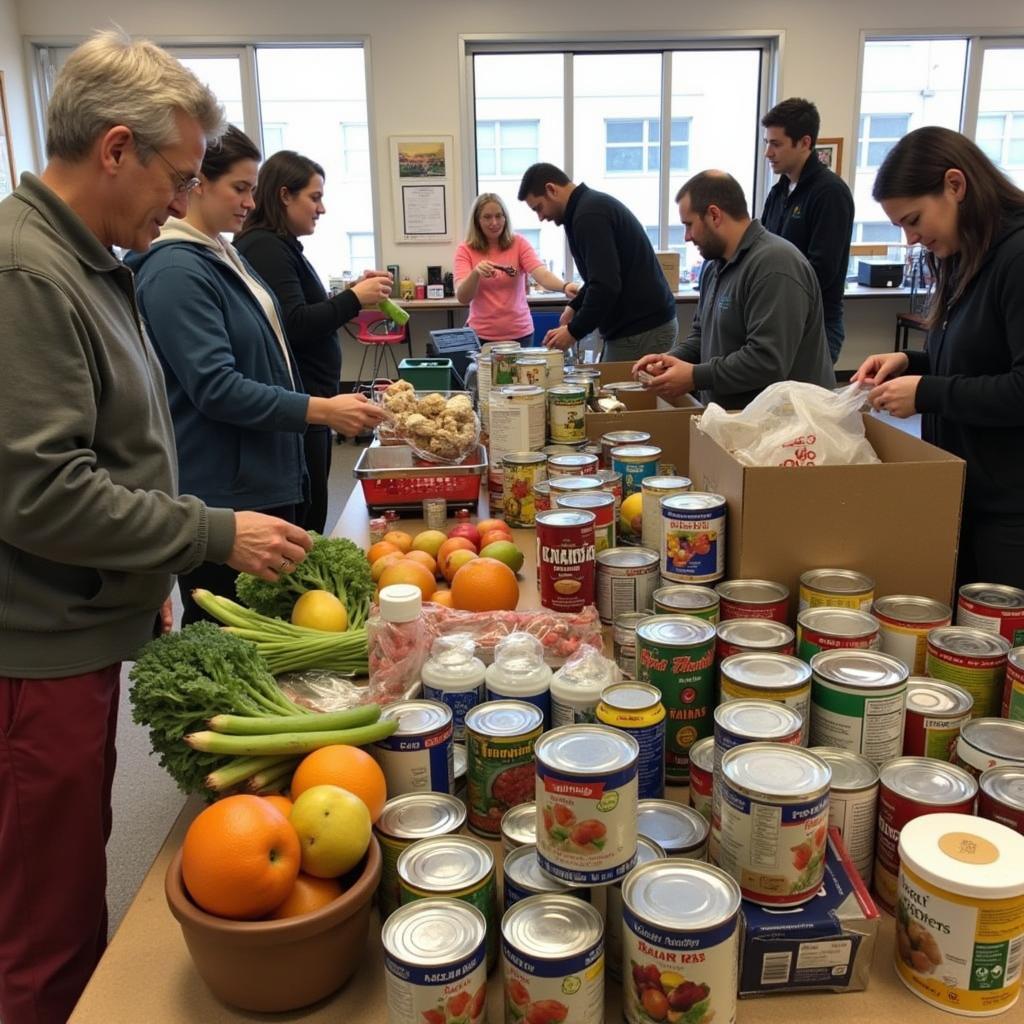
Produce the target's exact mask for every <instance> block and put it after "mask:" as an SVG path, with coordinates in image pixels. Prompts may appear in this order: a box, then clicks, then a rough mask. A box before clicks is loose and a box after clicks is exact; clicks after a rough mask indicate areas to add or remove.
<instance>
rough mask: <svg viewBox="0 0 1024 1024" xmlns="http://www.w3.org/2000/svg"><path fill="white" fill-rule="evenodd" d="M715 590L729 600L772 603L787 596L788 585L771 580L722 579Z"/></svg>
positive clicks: (748, 602) (783, 599)
mask: <svg viewBox="0 0 1024 1024" xmlns="http://www.w3.org/2000/svg"><path fill="white" fill-rule="evenodd" d="M715 590H717V591H718V593H719V596H721V597H724V598H727V599H728V600H730V601H742V602H746V603H747V604H774V603H775V602H776V601H785V600H786V599H787V598H788V597H789V587H787V586H786V585H785V584H784V583H775V582H774V581H772V580H723V581H722V582H721V583H718V584H716V586H715Z"/></svg>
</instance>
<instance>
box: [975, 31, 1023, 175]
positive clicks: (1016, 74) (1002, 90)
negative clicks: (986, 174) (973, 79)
mask: <svg viewBox="0 0 1024 1024" xmlns="http://www.w3.org/2000/svg"><path fill="white" fill-rule="evenodd" d="M1016 42H1018V43H1019V42H1020V41H1019V40H1017V41H1016ZM979 49H980V50H981V84H980V87H979V92H978V124H977V129H976V131H975V133H974V137H975V140H976V141H977V143H978V145H979V146H981V148H982V149H983V150H984V151H985V153H986V154H987V155H988V156H989V158H990V159H991V160H992V162H993V163H995V164H997V165H998V166H999V167H1001V168H1002V169H1003V171H1004V172H1005V173H1006V174H1007V176H1008V177H1010V178H1011V179H1012V180H1013V181H1014V183H1015V184H1016V185H1017V187H1018V188H1021V187H1024V89H1022V87H1021V76H1020V68H1021V66H1022V65H1024V46H1020V45H1017V46H1010V45H1007V41H1005V40H1001V41H999V42H992V43H989V44H984V45H982V46H980V47H979Z"/></svg>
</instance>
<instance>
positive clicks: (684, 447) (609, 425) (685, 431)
mask: <svg viewBox="0 0 1024 1024" xmlns="http://www.w3.org/2000/svg"><path fill="white" fill-rule="evenodd" d="M655 401H656V403H657V407H656V408H654V409H644V410H630V411H627V412H588V413H587V437H588V438H590V440H591V441H595V442H597V443H600V441H601V435H602V434H607V433H608V431H609V430H646V431H647V432H648V433H649V434H650V435H651V443H652V444H656V445H659V446H660V447H661V449H662V452H663V453H664V454H663V456H662V461H663V462H671V463H672V464H673V465H674V466H675V468H676V472H677V473H680V474H682V475H683V476H689V466H690V429H689V428H690V420H691V418H692V417H693V416H694V415H696V414H698V413H701V412H703V411H704V406H702V405H701V404H700V403H699V402H698V401H697V400H696V399H693V398H690V397H689V396H687V397H686V398H684V399H680V404H679V405H678V407H677V406H675V405H670V404H669V403H668V402H666V401H665V400H664V399H661V398H658V399H655Z"/></svg>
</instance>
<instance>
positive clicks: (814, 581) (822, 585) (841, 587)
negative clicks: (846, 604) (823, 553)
mask: <svg viewBox="0 0 1024 1024" xmlns="http://www.w3.org/2000/svg"><path fill="white" fill-rule="evenodd" d="M800 583H801V585H803V586H805V587H811V588H812V589H814V590H822V591H825V593H828V594H863V593H865V592H866V591H870V590H874V589H875V581H874V580H873V579H872V578H871V577H870V576H866V575H865V574H864V573H862V572H857V571H855V570H854V569H808V570H807V572H805V573H802V574H801V575H800Z"/></svg>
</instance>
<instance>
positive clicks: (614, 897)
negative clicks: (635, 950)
mask: <svg viewBox="0 0 1024 1024" xmlns="http://www.w3.org/2000/svg"><path fill="white" fill-rule="evenodd" d="M664 859H665V851H664V850H663V849H662V848H661V847H660V846H659V845H658V844H657V843H656V842H655V841H654V840H653V839H648V838H647V836H643V835H638V836H637V837H636V863H637V867H639V866H640V865H641V864H650V863H651V861H655V860H664ZM604 894H605V912H604V918H605V921H606V922H607V921H611V922H612V925H611V927H608V925H607V924H606V925H605V930H604V955H605V969H606V970H607V971H608V977H609V978H614V979H615V980H616V981H621V980H622V928H621V923H622V883H621V882H612V884H611V885H606V886H605V887H604Z"/></svg>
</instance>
